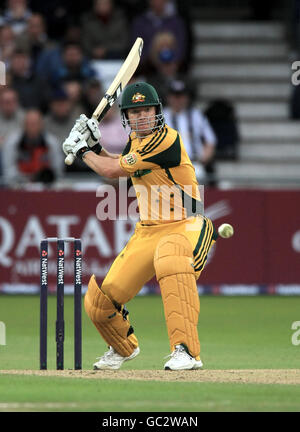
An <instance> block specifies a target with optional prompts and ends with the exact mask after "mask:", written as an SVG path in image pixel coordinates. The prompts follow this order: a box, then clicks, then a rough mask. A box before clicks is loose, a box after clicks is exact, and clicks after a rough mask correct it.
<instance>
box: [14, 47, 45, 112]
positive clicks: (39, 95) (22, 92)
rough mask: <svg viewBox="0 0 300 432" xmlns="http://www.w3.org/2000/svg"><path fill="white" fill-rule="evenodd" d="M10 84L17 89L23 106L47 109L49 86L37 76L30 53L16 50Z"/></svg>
mask: <svg viewBox="0 0 300 432" xmlns="http://www.w3.org/2000/svg"><path fill="white" fill-rule="evenodd" d="M10 80H11V81H10V85H11V86H12V87H13V88H14V89H15V90H16V92H17V93H18V95H19V98H20V104H21V105H22V107H23V108H38V109H41V110H42V111H43V112H45V111H46V110H47V102H48V98H49V88H48V85H47V83H46V81H45V80H42V79H41V78H38V77H35V76H34V74H33V72H32V68H31V60H30V57H29V55H28V54H27V53H26V52H25V51H21V50H16V51H15V52H14V54H13V56H12V59H11V67H10Z"/></svg>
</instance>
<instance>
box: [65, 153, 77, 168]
mask: <svg viewBox="0 0 300 432" xmlns="http://www.w3.org/2000/svg"><path fill="white" fill-rule="evenodd" d="M74 160H75V156H74V155H73V154H72V153H69V154H68V156H67V157H66V158H65V164H66V165H72V163H73V162H74Z"/></svg>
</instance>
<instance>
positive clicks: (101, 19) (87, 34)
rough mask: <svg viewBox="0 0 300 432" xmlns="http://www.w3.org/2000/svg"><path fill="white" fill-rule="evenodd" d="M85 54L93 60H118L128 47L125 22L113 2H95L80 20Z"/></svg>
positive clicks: (121, 13) (96, 0)
mask: <svg viewBox="0 0 300 432" xmlns="http://www.w3.org/2000/svg"><path fill="white" fill-rule="evenodd" d="M82 40H83V47H84V50H85V53H86V55H87V56H88V57H90V58H93V59H120V58H123V57H124V56H125V55H126V51H127V47H128V30H127V22H126V19H125V18H124V14H123V12H122V11H121V10H120V9H119V8H117V7H115V6H114V2H113V0H95V1H94V7H93V10H92V11H91V12H88V13H87V14H86V15H85V16H84V18H83V20H82Z"/></svg>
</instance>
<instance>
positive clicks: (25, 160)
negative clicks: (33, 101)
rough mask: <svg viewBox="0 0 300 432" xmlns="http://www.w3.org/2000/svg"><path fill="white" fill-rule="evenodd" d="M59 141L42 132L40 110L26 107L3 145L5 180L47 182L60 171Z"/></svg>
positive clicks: (61, 161) (61, 154)
mask: <svg viewBox="0 0 300 432" xmlns="http://www.w3.org/2000/svg"><path fill="white" fill-rule="evenodd" d="M60 148H61V147H60V144H59V143H58V142H57V140H56V138H54V137H53V136H52V135H51V134H49V133H48V132H45V130H44V126H43V118H42V115H41V112H40V111H37V110H29V111H27V113H26V115H25V120H24V126H23V128H21V129H19V130H18V131H15V132H14V133H13V134H11V135H10V136H9V137H8V138H7V139H6V141H5V143H4V146H3V155H2V157H3V172H4V181H5V182H6V183H16V182H24V181H25V182H26V181H27V182H36V181H38V182H43V183H51V182H53V181H54V180H55V179H56V178H57V177H59V176H60V175H61V173H62V167H63V153H62V152H61V150H60Z"/></svg>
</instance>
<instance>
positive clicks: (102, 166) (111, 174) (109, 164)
mask: <svg viewBox="0 0 300 432" xmlns="http://www.w3.org/2000/svg"><path fill="white" fill-rule="evenodd" d="M115 156H117V158H116V157H115ZM82 160H83V162H84V163H85V164H86V165H87V166H89V167H90V168H91V169H92V170H93V171H95V173H97V174H99V175H100V176H102V177H106V178H117V177H125V176H128V175H129V174H128V173H127V172H126V171H125V170H123V169H122V168H121V166H120V164H119V157H118V155H113V157H110V156H109V155H106V156H102V151H101V155H99V156H98V155H96V154H95V153H93V152H92V151H88V152H86V153H84V154H83V157H82Z"/></svg>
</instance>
